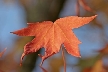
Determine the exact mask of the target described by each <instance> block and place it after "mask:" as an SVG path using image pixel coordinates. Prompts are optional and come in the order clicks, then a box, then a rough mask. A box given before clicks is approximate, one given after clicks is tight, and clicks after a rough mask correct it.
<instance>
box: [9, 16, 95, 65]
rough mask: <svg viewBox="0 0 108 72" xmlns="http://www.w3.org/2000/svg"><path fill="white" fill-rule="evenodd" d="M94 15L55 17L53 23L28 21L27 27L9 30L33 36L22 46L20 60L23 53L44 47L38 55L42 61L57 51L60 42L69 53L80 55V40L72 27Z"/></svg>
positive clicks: (91, 18)
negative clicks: (41, 53) (42, 52)
mask: <svg viewBox="0 0 108 72" xmlns="http://www.w3.org/2000/svg"><path fill="white" fill-rule="evenodd" d="M95 17H96V15H95V16H91V17H78V16H69V17H64V18H60V19H57V20H56V21H55V22H54V23H53V22H51V21H44V22H40V23H39V22H36V23H29V24H28V27H27V28H23V29H21V30H17V31H14V32H11V33H13V34H17V35H19V36H35V38H34V39H33V40H32V41H31V42H29V43H27V44H26V45H25V46H24V53H23V54H22V57H21V61H22V59H23V57H24V56H25V55H27V54H29V53H33V52H37V51H38V50H39V49H40V48H42V47H44V48H45V55H44V56H42V55H40V56H41V57H42V63H43V61H44V60H45V59H46V58H48V57H49V56H51V55H53V54H55V53H57V52H59V50H60V46H61V44H64V46H65V49H66V50H67V52H68V53H69V54H71V55H73V56H76V57H80V52H79V49H78V44H80V43H81V42H80V41H79V40H78V38H77V37H76V36H75V34H74V32H73V31H72V29H74V28H78V27H80V26H83V25H84V24H87V23H89V22H90V21H92V20H93V19H94V18H95ZM42 63H41V65H42Z"/></svg>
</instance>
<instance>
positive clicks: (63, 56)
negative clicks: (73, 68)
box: [61, 46, 66, 72]
mask: <svg viewBox="0 0 108 72" xmlns="http://www.w3.org/2000/svg"><path fill="white" fill-rule="evenodd" d="M61 49H62V58H63V62H64V72H66V60H65V55H64V50H63V47H62V46H61Z"/></svg>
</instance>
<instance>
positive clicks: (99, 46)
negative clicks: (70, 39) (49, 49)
mask: <svg viewBox="0 0 108 72" xmlns="http://www.w3.org/2000/svg"><path fill="white" fill-rule="evenodd" d="M86 4H87V5H88V6H89V7H90V8H91V9H92V10H93V11H95V13H94V12H92V11H91V10H87V5H86ZM78 6H79V7H78ZM85 7H86V8H85ZM78 10H80V11H78ZM78 14H79V16H92V15H95V14H97V15H98V16H97V18H96V19H95V20H93V21H92V22H90V23H89V24H87V25H84V26H82V27H80V28H78V29H74V30H73V31H74V33H75V34H76V36H77V37H78V38H79V40H80V41H81V42H82V44H80V45H79V49H80V53H81V58H76V57H74V56H71V55H69V54H68V53H67V52H66V51H65V57H66V66H67V72H108V0H79V3H78V1H77V0H0V52H1V51H3V50H4V48H7V50H6V52H5V53H4V55H3V56H2V57H1V58H0V72H42V70H41V68H40V67H39V64H40V62H41V58H40V57H38V54H39V53H41V54H44V49H41V50H39V51H38V52H36V53H32V54H29V55H27V56H25V58H24V60H23V65H22V67H20V66H19V64H20V57H21V54H22V53H23V47H24V45H25V44H26V43H28V42H29V41H31V40H32V39H33V38H34V37H19V36H17V35H14V34H11V33H10V32H13V31H15V30H18V29H21V28H24V27H27V22H42V21H46V20H47V21H49V20H50V21H53V22H54V21H55V20H56V19H58V18H60V17H65V16H76V15H78ZM43 67H44V68H45V69H46V70H47V71H48V72H64V69H63V60H62V55H61V50H60V52H59V53H57V54H55V55H53V56H51V57H50V58H48V59H47V60H45V61H44V64H43Z"/></svg>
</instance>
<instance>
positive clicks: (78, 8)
mask: <svg viewBox="0 0 108 72" xmlns="http://www.w3.org/2000/svg"><path fill="white" fill-rule="evenodd" d="M76 14H77V16H80V6H79V0H77V3H76Z"/></svg>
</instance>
